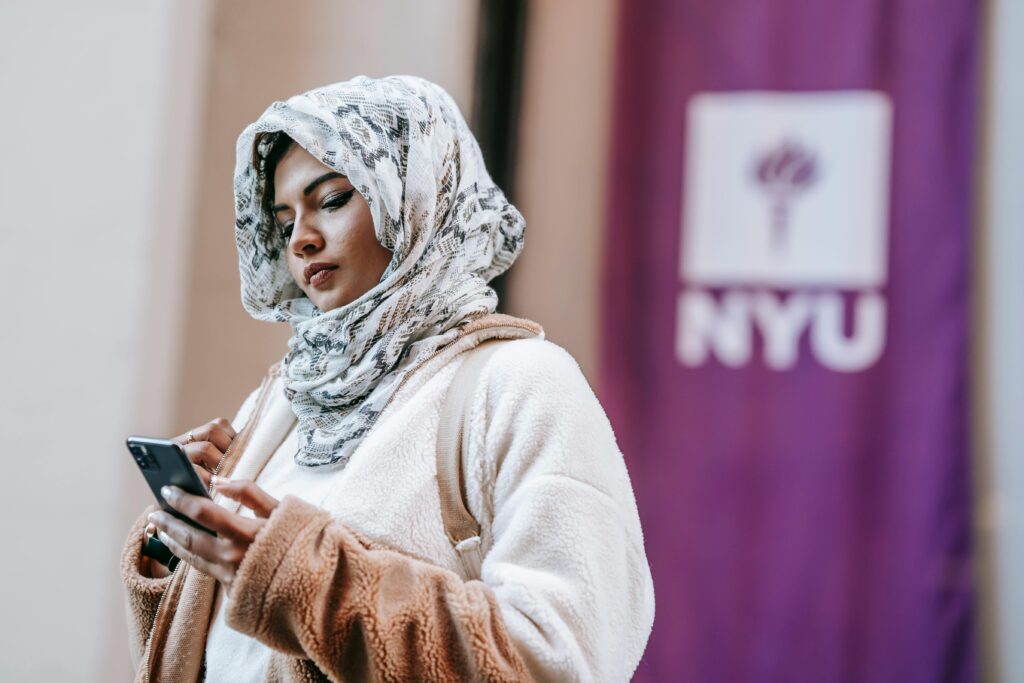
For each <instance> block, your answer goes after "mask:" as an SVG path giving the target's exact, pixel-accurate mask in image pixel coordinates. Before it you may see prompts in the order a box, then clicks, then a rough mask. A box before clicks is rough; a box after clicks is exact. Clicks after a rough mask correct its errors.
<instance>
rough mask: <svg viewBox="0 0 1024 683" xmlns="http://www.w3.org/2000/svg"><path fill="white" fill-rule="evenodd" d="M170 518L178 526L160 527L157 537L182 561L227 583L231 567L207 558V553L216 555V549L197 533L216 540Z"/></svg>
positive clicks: (212, 555) (229, 579) (231, 574)
mask: <svg viewBox="0 0 1024 683" xmlns="http://www.w3.org/2000/svg"><path fill="white" fill-rule="evenodd" d="M171 520H172V521H173V522H177V523H178V524H179V525H180V527H177V526H174V527H172V528H170V529H160V531H158V532H157V538H159V539H160V541H161V542H162V543H163V544H164V545H165V546H167V549H168V550H170V551H171V552H172V553H173V554H174V555H176V556H177V557H178V558H179V559H181V561H182V562H187V563H188V564H190V565H192V566H193V567H195V568H196V569H198V570H199V571H201V572H203V573H204V574H208V575H210V576H212V577H213V578H215V579H217V580H218V581H221V582H223V583H228V584H229V583H230V582H231V578H232V576H233V570H232V568H229V567H225V566H224V565H221V564H219V563H217V562H215V561H211V559H207V557H206V556H207V555H209V556H210V557H211V558H212V557H216V556H217V554H216V549H214V548H212V547H209V545H208V543H209V541H207V539H204V538H197V535H201V536H205V537H207V538H208V539H209V540H210V541H216V539H215V538H213V536H210V535H209V534H206V533H203V532H202V531H198V530H195V529H191V528H190V527H189V526H188V525H187V524H184V523H182V522H178V520H176V519H174V518H173V517H172V518H171Z"/></svg>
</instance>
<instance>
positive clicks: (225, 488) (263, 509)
mask: <svg viewBox="0 0 1024 683" xmlns="http://www.w3.org/2000/svg"><path fill="white" fill-rule="evenodd" d="M213 486H214V488H216V489H217V491H219V492H220V493H223V494H224V495H225V496H227V497H228V498H230V499H231V500H237V501H238V502H239V503H241V504H242V505H244V506H245V507H247V508H249V509H250V510H252V511H253V512H255V513H256V516H257V517H263V518H266V517H269V516H270V513H271V512H273V511H274V508H276V507H277V504H278V502H279V501H278V500H277V498H274V497H273V496H272V495H270V494H269V493H267V492H266V491H264V490H263V489H261V488H260V487H259V486H257V485H256V483H255V482H253V481H250V480H248V479H239V480H234V479H225V478H224V477H213Z"/></svg>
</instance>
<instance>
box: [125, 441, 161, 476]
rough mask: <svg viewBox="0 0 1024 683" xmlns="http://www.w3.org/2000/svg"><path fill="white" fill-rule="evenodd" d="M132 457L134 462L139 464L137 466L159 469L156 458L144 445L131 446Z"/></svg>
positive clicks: (146, 468) (145, 468)
mask: <svg viewBox="0 0 1024 683" xmlns="http://www.w3.org/2000/svg"><path fill="white" fill-rule="evenodd" d="M131 452H132V457H133V458H135V462H137V463H138V464H139V467H140V468H141V469H144V470H150V469H154V468H156V469H159V468H158V467H157V464H156V460H155V459H154V458H153V456H152V455H151V454H150V452H149V449H148V448H146V447H145V446H142V445H138V446H132V448H131Z"/></svg>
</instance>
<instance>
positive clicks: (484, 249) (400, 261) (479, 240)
mask: <svg viewBox="0 0 1024 683" xmlns="http://www.w3.org/2000/svg"><path fill="white" fill-rule="evenodd" d="M274 131H283V132H285V133H287V134H288V135H289V136H290V137H291V138H292V139H293V140H295V142H296V143H298V144H299V145H301V146H302V147H303V148H304V149H305V150H306V151H307V152H309V153H310V154H311V155H312V156H314V157H316V158H317V159H318V160H320V161H321V162H322V163H323V164H324V165H325V166H327V167H329V168H332V169H334V170H335V171H337V172H339V173H341V174H343V175H345V176H347V177H348V179H349V181H350V182H351V183H352V185H353V187H355V188H356V190H357V191H358V192H359V193H360V194H361V195H362V196H363V197H364V198H365V199H366V202H367V204H368V205H369V208H370V212H371V215H372V217H373V224H374V231H375V233H376V236H377V240H378V241H379V242H380V243H381V244H382V245H383V246H384V247H385V248H387V249H389V250H390V251H391V252H392V259H391V262H390V263H389V265H388V267H387V269H386V270H385V271H384V274H383V275H382V276H381V279H380V281H379V282H378V283H377V285H376V286H374V287H373V288H372V289H370V290H369V291H368V292H366V293H364V294H363V295H362V296H360V297H359V298H358V299H356V300H355V301H352V302H351V303H349V304H346V305H345V306H342V307H340V308H336V309H334V310H330V311H320V310H319V309H317V308H316V307H315V306H314V305H313V304H312V302H311V301H310V300H309V299H308V298H307V297H306V295H305V294H304V293H303V292H302V290H301V289H299V287H298V285H297V284H296V283H295V281H294V279H293V278H292V276H291V274H290V272H289V270H288V265H287V262H286V257H285V247H286V242H285V239H284V237H283V236H282V235H281V234H280V233H279V231H278V230H277V228H276V226H275V223H274V221H273V218H272V217H271V216H268V215H266V214H265V213H264V209H263V205H262V196H263V194H264V192H265V191H266V179H265V178H264V177H263V175H262V174H261V173H260V170H259V169H258V168H256V167H255V166H254V164H253V150H254V144H256V140H257V136H258V135H259V134H261V133H267V132H274ZM260 146H261V147H262V145H260ZM236 152H237V162H236V166H235V176H234V189H235V216H236V220H235V241H236V243H237V246H238V265H239V271H240V274H241V281H242V286H241V290H242V304H243V306H244V307H245V309H246V311H248V312H249V314H250V315H252V316H253V317H254V318H256V319H258V320H267V321H277V322H287V323H289V324H290V325H291V327H292V330H293V335H292V337H291V339H290V340H289V341H288V354H287V355H286V357H285V371H284V387H285V389H284V390H285V395H286V396H287V397H288V399H289V400H290V401H291V405H292V409H293V410H294V411H295V415H296V417H297V418H298V442H299V448H298V452H297V453H296V455H295V461H296V462H297V463H298V464H300V465H303V466H307V467H342V466H344V464H345V463H346V462H347V461H348V459H349V458H350V457H351V455H352V453H353V452H354V451H355V450H356V448H357V447H358V446H359V444H360V442H361V441H362V440H363V438H364V437H365V436H366V434H367V433H368V432H369V430H370V428H371V427H373V425H374V423H375V422H376V420H377V418H378V416H379V415H380V412H381V410H382V409H383V407H384V406H385V405H386V404H387V402H388V399H389V397H390V396H391V394H392V393H393V392H394V391H395V389H396V388H397V387H398V385H399V384H400V383H401V381H402V378H403V377H404V376H405V375H406V374H407V373H408V372H409V371H410V370H412V369H413V368H415V367H417V366H418V365H420V364H421V363H423V362H424V361H425V360H426V359H428V358H429V357H431V356H432V355H434V353H436V352H437V351H438V350H440V349H441V348H443V347H445V346H447V345H448V344H449V343H451V342H452V341H454V340H455V339H456V337H458V334H459V330H460V329H462V328H463V327H465V326H466V325H468V324H470V323H471V322H472V321H473V320H475V319H477V318H479V317H481V316H483V315H487V314H489V313H492V312H493V311H494V310H495V308H496V307H497V301H498V300H497V295H496V294H495V293H494V290H493V289H491V288H490V287H489V286H488V284H487V283H488V282H489V281H490V280H491V279H492V278H493V277H495V276H497V275H499V274H501V273H502V272H504V271H505V270H506V269H507V268H508V267H509V266H510V265H511V264H512V262H513V261H514V260H515V258H516V256H518V254H519V252H520V251H521V250H522V246H523V231H524V227H525V222H524V220H523V217H522V216H521V215H520V213H519V212H518V211H517V210H516V208H515V207H514V206H512V204H510V203H509V202H508V200H507V199H506V198H505V195H504V193H503V192H502V191H501V190H500V189H499V188H498V187H497V186H496V185H495V184H494V182H493V181H492V180H491V178H490V175H488V173H487V170H486V168H485V167H484V162H483V157H482V155H481V153H480V148H479V145H477V142H476V140H475V139H474V138H473V135H472V133H470V131H469V127H468V126H467V125H466V122H465V120H464V119H463V118H462V115H461V113H460V112H459V109H458V106H457V105H456V104H455V102H454V101H453V100H452V98H451V97H450V96H449V95H448V93H446V92H445V91H444V90H443V89H442V88H441V87H439V86H437V85H435V84H433V83H430V82H428V81H425V80H423V79H420V78H415V77H411V76H392V77H388V78H382V79H371V78H367V77H365V76H359V77H356V78H353V79H352V80H350V81H345V82H342V83H335V84H333V85H328V86H324V87H321V88H316V89H314V90H311V91H309V92H306V93H303V94H301V95H297V96H295V97H292V98H290V99H288V100H287V101H284V102H275V103H273V104H272V105H270V107H269V108H268V109H267V110H266V111H265V112H264V113H263V114H262V115H261V116H260V118H259V119H258V120H257V121H256V122H254V123H252V124H250V125H249V126H248V127H247V128H246V129H245V130H244V131H243V132H242V134H241V135H240V136H239V138H238V144H237V148H236ZM257 152H260V154H259V156H260V157H261V158H262V155H263V153H264V152H265V150H263V149H260V150H257Z"/></svg>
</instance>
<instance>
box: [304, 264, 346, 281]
mask: <svg viewBox="0 0 1024 683" xmlns="http://www.w3.org/2000/svg"><path fill="white" fill-rule="evenodd" d="M337 267H338V266H336V265H334V264H333V263H323V262H320V263H310V264H309V265H308V266H306V269H305V270H303V271H302V274H303V275H304V276H305V277H306V282H307V283H309V284H318V283H315V282H313V276H314V275H316V274H317V273H319V272H320V271H322V270H334V269H335V268H337ZM326 277H328V276H326V275H321V276H320V277H319V278H317V279H318V280H323V279H326Z"/></svg>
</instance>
